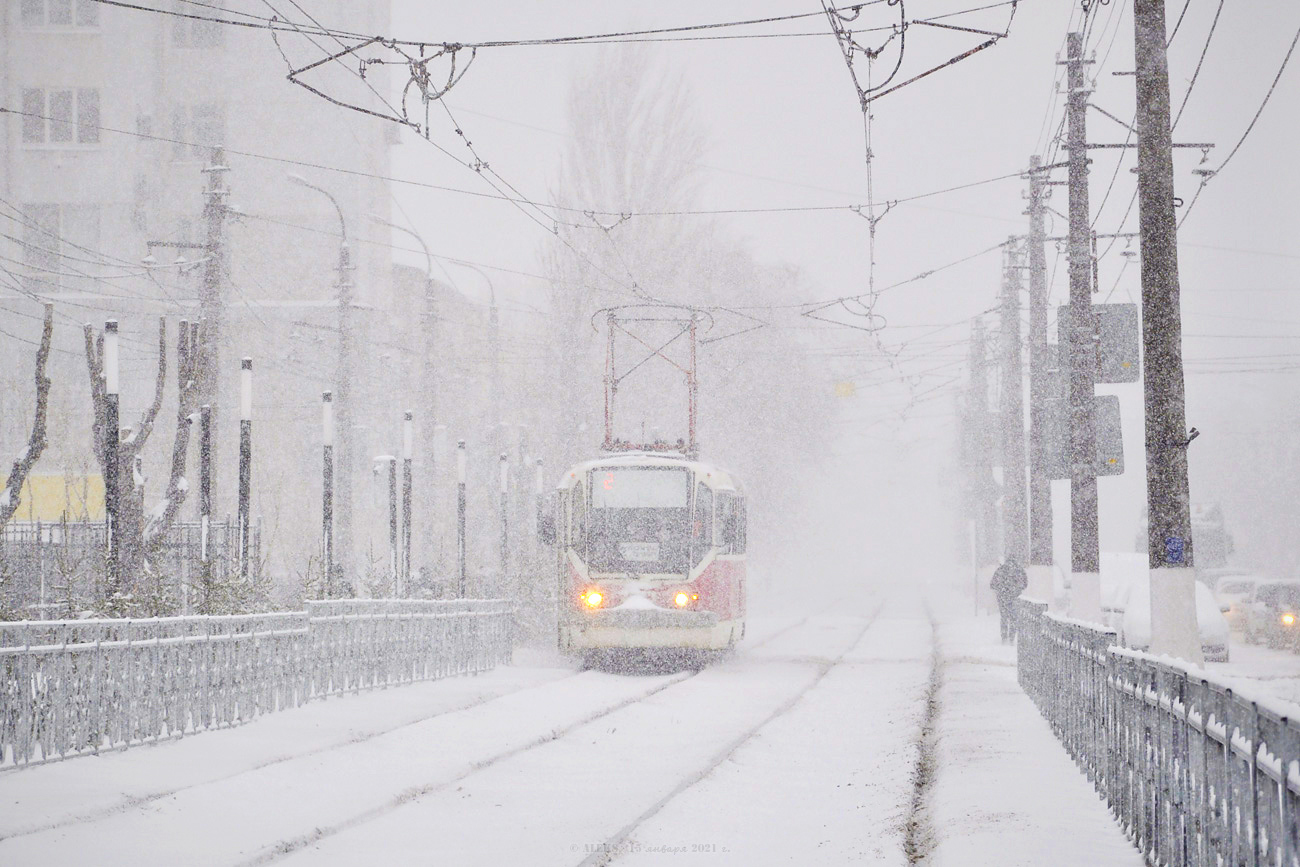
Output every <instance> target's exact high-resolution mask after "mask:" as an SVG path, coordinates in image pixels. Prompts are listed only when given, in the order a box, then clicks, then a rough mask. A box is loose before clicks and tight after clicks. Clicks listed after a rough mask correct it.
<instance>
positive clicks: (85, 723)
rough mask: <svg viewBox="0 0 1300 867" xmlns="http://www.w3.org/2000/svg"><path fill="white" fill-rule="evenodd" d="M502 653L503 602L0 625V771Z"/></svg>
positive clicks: (488, 660)
mask: <svg viewBox="0 0 1300 867" xmlns="http://www.w3.org/2000/svg"><path fill="white" fill-rule="evenodd" d="M509 657H510V606H509V603H507V602H504V601H501V600H330V601H325V602H309V603H307V610H306V611H290V612H281V613H272V614H247V615H230V616H200V617H167V618H152V619H147V620H67V621H23V622H17V623H0V767H3V766H6V765H8V766H13V765H22V764H33V763H36V762H42V761H47V760H51V759H59V758H68V757H71V756H76V755H83V754H86V753H97V752H100V751H102V750H107V749H115V748H119V749H120V748H125V747H129V746H135V745H137V744H142V743H148V742H151V741H158V740H163V739H166V738H171V737H179V736H181V735H184V734H187V733H191V732H197V731H202V730H204V729H213V728H220V727H223V726H230V725H235V724H237V723H241V722H247V721H248V720H250V719H252V718H253V717H255V716H257V715H259V714H265V713H270V712H272V711H276V710H283V709H285V708H291V707H297V706H298V705H300V704H302V703H303V702H306V701H309V700H311V699H314V698H322V697H324V696H328V695H332V694H339V693H346V692H354V691H357V690H361V689H371V688H374V687H379V686H388V685H395V684H401V683H410V682H413V681H417V680H428V679H433V678H439V677H447V676H450V675H456V674H468V673H475V672H479V671H486V670H487V669H490V668H492V667H493V666H495V665H496V664H497V663H500V662H504V661H506V660H508V659H509Z"/></svg>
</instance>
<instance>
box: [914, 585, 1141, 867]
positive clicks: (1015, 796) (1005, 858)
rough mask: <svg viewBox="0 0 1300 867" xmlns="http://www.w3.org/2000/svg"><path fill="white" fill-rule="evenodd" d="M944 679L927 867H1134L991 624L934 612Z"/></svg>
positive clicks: (1135, 858)
mask: <svg viewBox="0 0 1300 867" xmlns="http://www.w3.org/2000/svg"><path fill="white" fill-rule="evenodd" d="M936 617H937V619H938V621H939V626H938V638H939V646H940V651H941V653H942V659H943V663H942V665H943V667H942V671H943V678H942V685H941V687H940V691H939V713H938V717H937V719H936V735H937V737H936V739H935V742H934V743H935V768H936V771H935V779H934V782H933V784H932V787H931V790H930V798H929V813H928V817H929V823H928V824H929V827H930V829H931V832H932V833H931V838H932V839H931V841H930V843H931V848H930V853H929V854H930V857H929V858H928V859H927V860H926V862H925V863H927V864H928V865H931V867H984V865H989V867H993V865H996V867H1016V865H1042V864H1051V865H1053V867H1076V865H1077V867H1096V865H1099V864H1105V865H1108V867H1109V865H1116V867H1127V865H1132V867H1141V865H1142V863H1143V862H1142V858H1141V857H1140V856H1139V855H1138V852H1137V850H1136V849H1135V848H1134V847H1133V845H1132V844H1131V843H1129V842H1128V840H1127V839H1126V838H1125V837H1124V835H1123V833H1122V832H1121V831H1120V829H1119V825H1117V824H1116V823H1115V821H1114V820H1113V819H1112V818H1111V815H1110V813H1109V811H1108V810H1107V808H1106V805H1105V802H1104V801H1102V800H1101V798H1100V796H1098V795H1097V794H1096V793H1095V792H1094V791H1093V788H1092V784H1091V783H1090V782H1088V779H1087V777H1085V776H1084V775H1083V774H1082V773H1081V772H1080V771H1079V769H1078V768H1077V767H1075V765H1074V762H1073V761H1072V760H1071V759H1070V757H1069V755H1068V754H1067V753H1066V752H1065V748H1064V747H1063V746H1061V743H1060V742H1059V741H1058V740H1057V739H1056V737H1055V736H1054V735H1053V734H1052V730H1051V728H1050V727H1049V726H1048V724H1047V721H1046V720H1045V719H1043V717H1042V716H1041V715H1040V714H1039V713H1038V708H1036V707H1035V706H1034V704H1033V702H1031V701H1030V700H1029V698H1028V696H1026V695H1025V694H1024V692H1022V691H1021V689H1020V686H1019V685H1018V684H1017V683H1016V667H1015V651H1014V649H1013V648H1011V647H1005V646H1003V645H1001V644H1000V643H999V641H998V621H997V617H996V616H981V617H978V618H976V617H973V616H971V615H970V614H969V613H967V614H955V613H952V612H945V611H943V610H938V611H936Z"/></svg>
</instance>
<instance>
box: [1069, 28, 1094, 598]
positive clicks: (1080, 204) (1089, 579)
mask: <svg viewBox="0 0 1300 867" xmlns="http://www.w3.org/2000/svg"><path fill="white" fill-rule="evenodd" d="M1067 43H1068V51H1067V58H1068V59H1067V61H1066V64H1067V79H1066V80H1067V85H1068V88H1069V95H1068V101H1067V102H1066V115H1067V122H1068V123H1067V125H1068V133H1067V135H1068V147H1069V151H1070V164H1069V169H1070V178H1069V190H1070V257H1069V259H1070V334H1068V335H1066V336H1065V337H1064V338H1063V340H1062V342H1066V340H1068V352H1069V359H1070V363H1069V371H1070V414H1069V419H1070V424H1069V428H1070V551H1071V555H1070V571H1071V573H1072V576H1071V587H1070V614H1071V616H1073V617H1077V618H1079V619H1082V620H1092V621H1098V622H1099V621H1100V620H1101V549H1100V542H1099V539H1098V532H1097V467H1096V462H1097V425H1096V418H1095V411H1094V405H1095V401H1094V400H1093V395H1094V386H1093V378H1094V376H1095V375H1096V370H1097V340H1096V327H1095V325H1094V322H1093V315H1092V250H1091V245H1092V232H1091V226H1090V224H1089V212H1088V136H1087V123H1086V121H1087V111H1088V94H1089V93H1090V91H1089V89H1088V84H1087V77H1086V76H1085V75H1084V66H1085V64H1086V63H1087V61H1085V60H1084V59H1083V34H1082V33H1071V34H1069V35H1068V36H1067Z"/></svg>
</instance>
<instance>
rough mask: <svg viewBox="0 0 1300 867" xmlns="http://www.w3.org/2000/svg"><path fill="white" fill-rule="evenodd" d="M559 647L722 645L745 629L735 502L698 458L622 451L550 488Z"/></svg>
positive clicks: (736, 488)
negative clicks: (553, 509) (553, 502)
mask: <svg viewBox="0 0 1300 867" xmlns="http://www.w3.org/2000/svg"><path fill="white" fill-rule="evenodd" d="M555 543H556V546H557V549H558V553H559V556H558V558H557V559H558V565H559V575H558V579H559V605H558V607H559V646H560V649H561V650H565V651H571V652H584V651H596V650H601V649H607V648H609V649H612V648H626V649H651V648H663V649H668V648H678V649H691V650H726V649H729V648H731V647H733V646H734V645H735V644H736V642H738V641H739V640H740V639H741V637H743V636H744V634H745V499H744V495H743V493H742V492H741V489H740V485H739V483H738V482H737V480H736V479H734V478H733V477H732V476H731V475H730V474H728V473H727V472H725V471H724V470H721V469H719V468H717V467H714V466H711V465H709V464H706V463H701V462H699V461H693V460H688V459H686V458H684V457H676V456H671V455H664V454H653V453H632V454H625V455H619V456H617V457H608V458H601V459H598V460H592V461H587V462H585V463H581V464H578V465H576V466H574V467H572V468H571V469H570V470H569V471H568V472H567V473H565V475H564V478H563V479H561V480H560V484H559V486H558V502H557V508H556V512H555Z"/></svg>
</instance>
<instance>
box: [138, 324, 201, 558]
mask: <svg viewBox="0 0 1300 867" xmlns="http://www.w3.org/2000/svg"><path fill="white" fill-rule="evenodd" d="M197 349H198V347H197V346H195V345H193V343H191V334H190V329H189V328H187V327H186V324H185V323H184V322H182V323H181V333H180V336H179V337H178V338H177V340H176V392H177V399H176V437H175V439H174V440H173V441H172V464H171V473H170V475H169V477H168V480H167V492H166V493H165V494H164V495H163V500H162V502H161V503H160V504H159V505H158V506H157V507H156V508H155V509H154V510H153V511H152V512H151V513H150V514H149V518H148V520H147V521H146V523H145V525H144V533H143V537H144V538H143V546H144V553H145V557H146V558H147V559H148V562H149V566H150V570H151V571H153V572H155V573H157V572H159V571H160V570H159V568H158V566H159V564H158V557H159V555H161V553H162V549H163V542H164V540H165V539H166V537H167V533H168V531H169V530H171V528H172V525H173V524H174V523H175V522H176V516H177V515H178V514H180V510H181V505H182V504H184V502H185V496H186V494H188V493H189V483H188V482H187V481H186V479H185V463H186V458H187V455H188V450H189V443H190V428H191V426H192V425H193V416H194V413H195V412H196V411H197V409H198V402H199V387H198V376H197V372H198V352H197Z"/></svg>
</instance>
